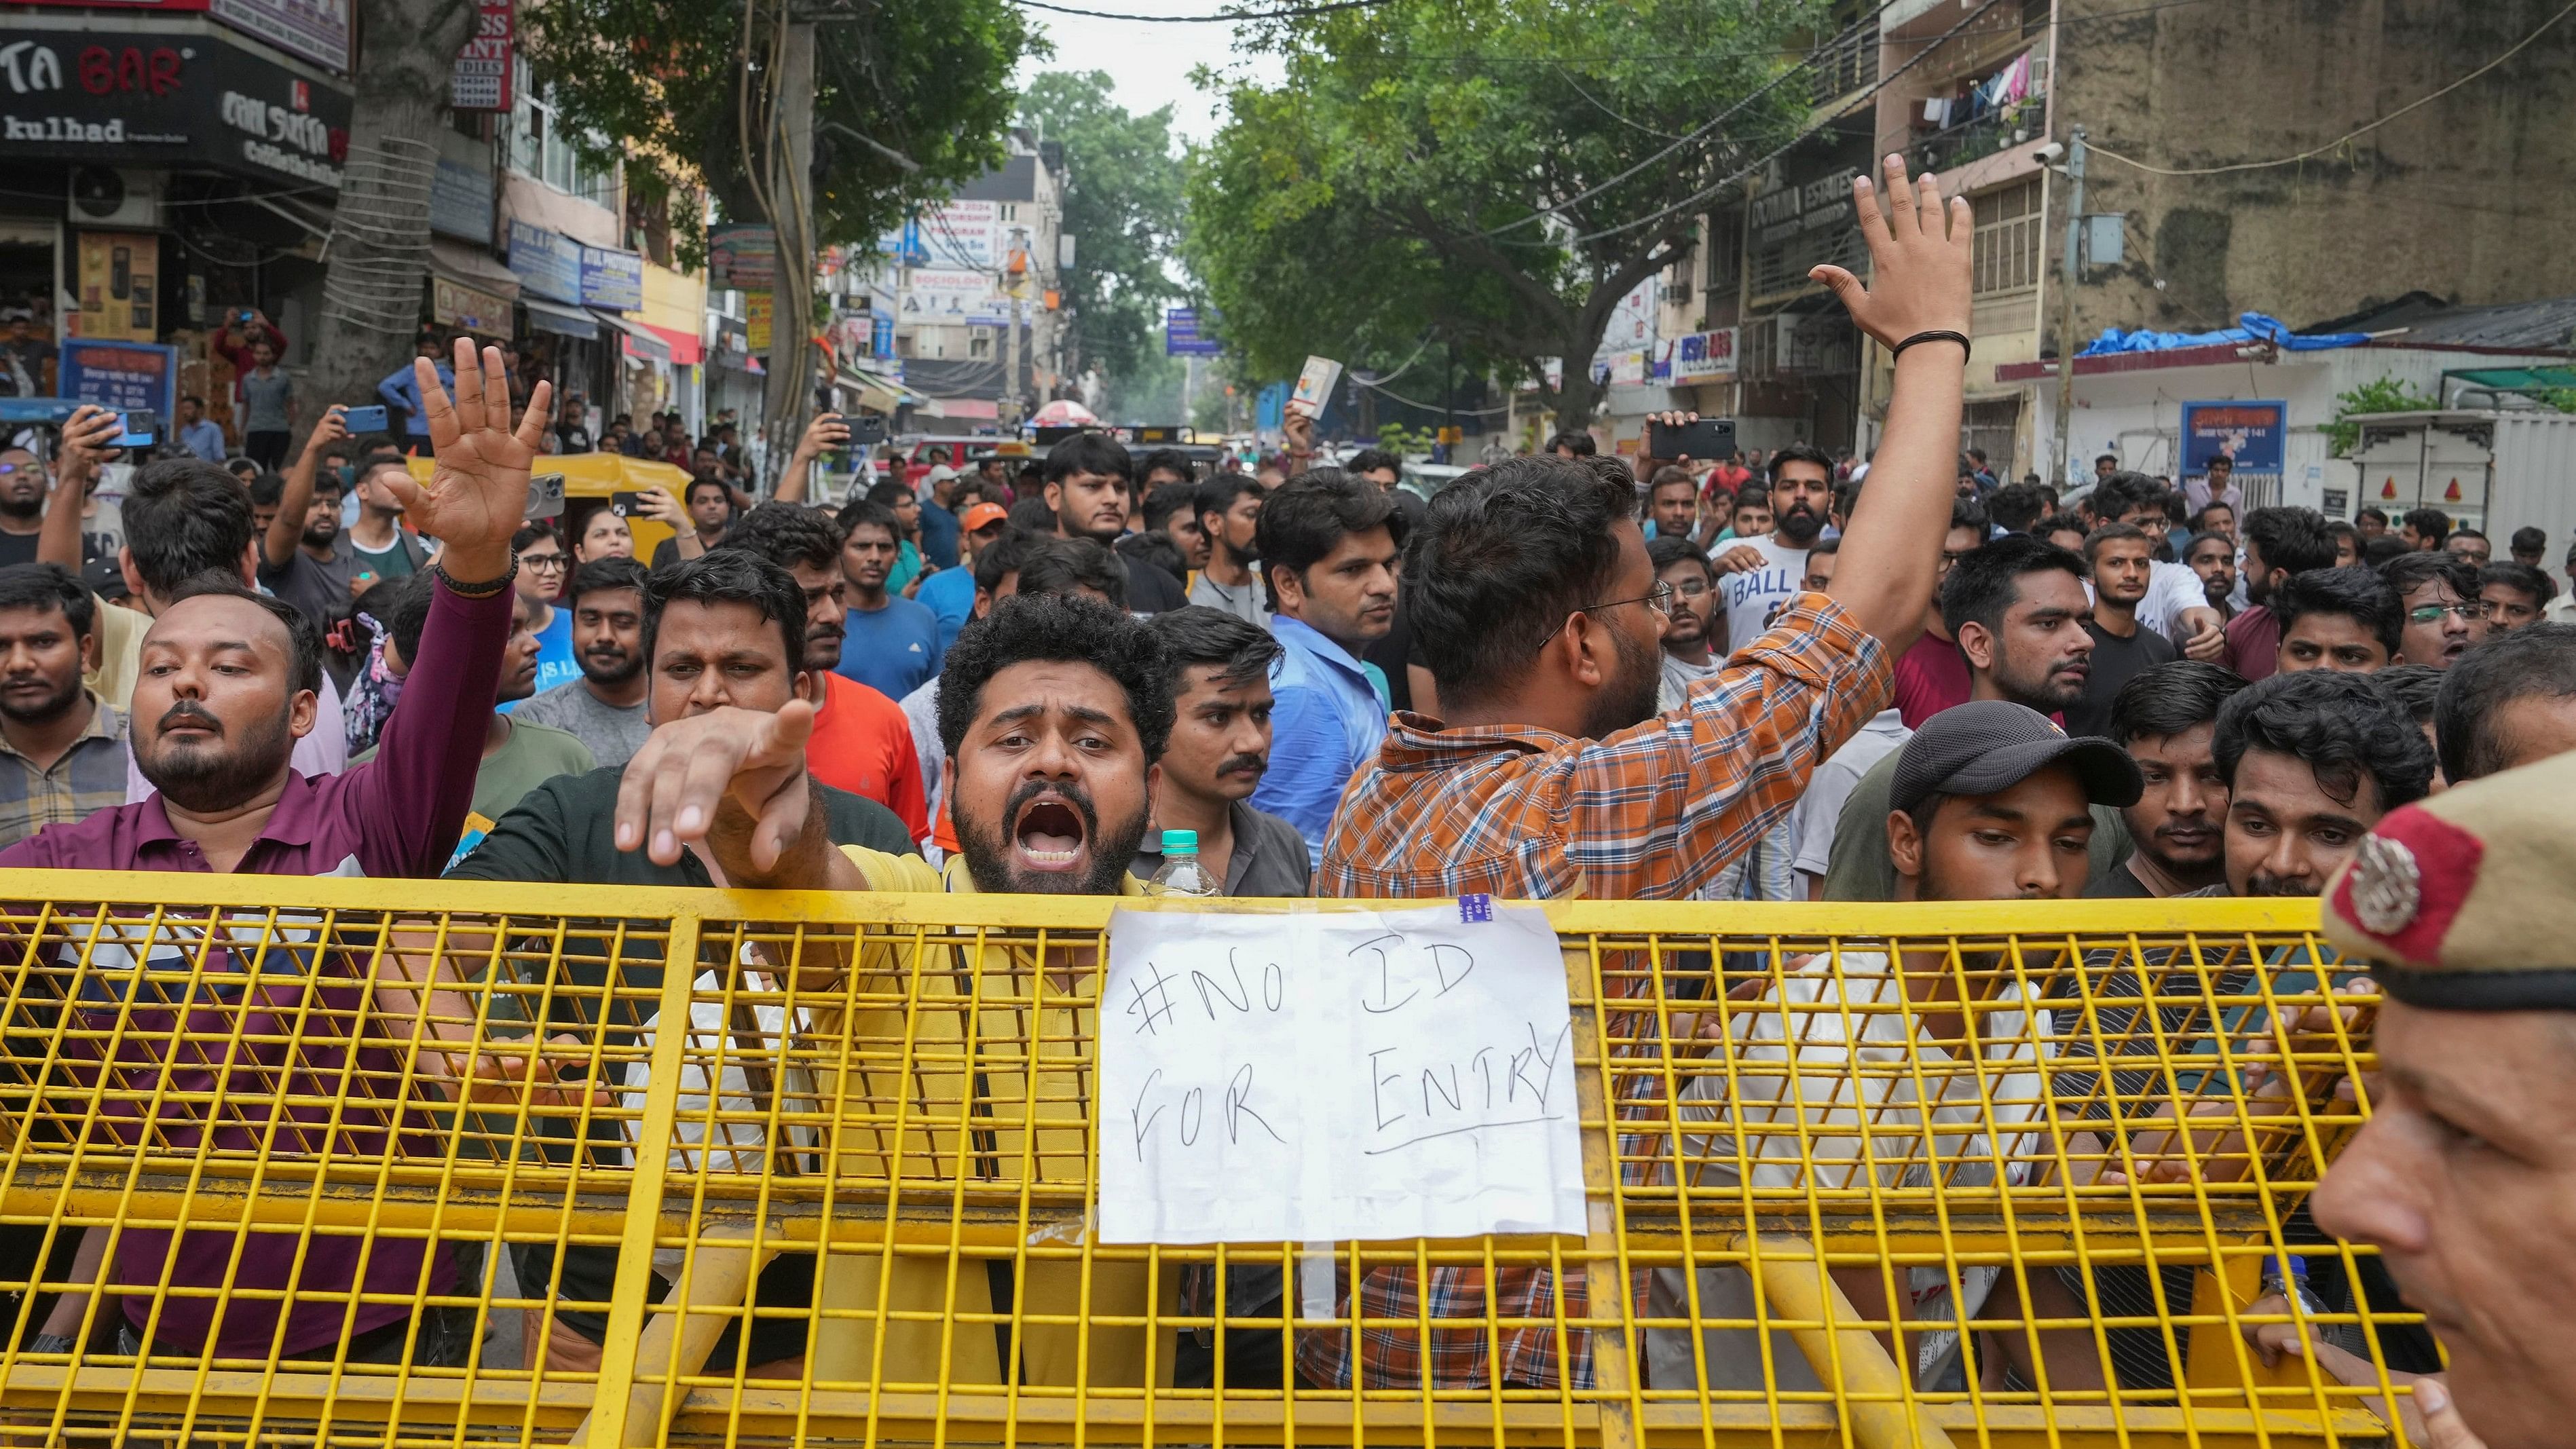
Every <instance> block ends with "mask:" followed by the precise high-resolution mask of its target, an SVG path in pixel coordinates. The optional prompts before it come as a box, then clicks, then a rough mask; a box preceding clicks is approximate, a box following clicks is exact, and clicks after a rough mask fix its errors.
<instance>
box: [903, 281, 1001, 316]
mask: <svg viewBox="0 0 2576 1449" xmlns="http://www.w3.org/2000/svg"><path fill="white" fill-rule="evenodd" d="M1002 302H1003V298H1002V296H1001V292H1000V289H999V288H997V287H995V286H994V284H993V278H992V276H991V275H990V274H989V273H985V272H972V271H966V270H963V269H958V268H943V267H917V268H915V269H914V270H913V271H912V273H911V275H910V276H908V277H907V278H906V279H905V283H904V297H903V308H902V310H903V320H905V321H907V322H944V323H949V324H952V325H963V324H965V323H968V322H977V321H983V320H986V319H988V318H998V317H1000V316H1001V314H1002Z"/></svg>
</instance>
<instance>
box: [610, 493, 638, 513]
mask: <svg viewBox="0 0 2576 1449" xmlns="http://www.w3.org/2000/svg"><path fill="white" fill-rule="evenodd" d="M608 511H609V512H611V513H614V514H616V515H617V516H618V517H620V518H641V517H643V516H644V495H643V494H641V493H611V494H609V495H608Z"/></svg>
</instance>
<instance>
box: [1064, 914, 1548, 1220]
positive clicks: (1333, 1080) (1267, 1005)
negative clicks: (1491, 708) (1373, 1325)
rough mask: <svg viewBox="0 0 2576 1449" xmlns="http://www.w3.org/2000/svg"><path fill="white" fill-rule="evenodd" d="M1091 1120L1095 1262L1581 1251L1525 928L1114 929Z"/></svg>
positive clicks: (1204, 920) (1534, 948)
mask: <svg viewBox="0 0 2576 1449" xmlns="http://www.w3.org/2000/svg"><path fill="white" fill-rule="evenodd" d="M1480 904H1481V903H1480ZM1100 1104H1101V1105H1100V1233H1101V1240H1102V1241H1103V1242H1109V1243H1214V1242H1237V1243H1248V1242H1268V1243H1276V1242H1285V1241H1297V1242H1310V1241H1321V1240H1350V1239H1380V1240H1383V1239H1391V1238H1416V1237H1432V1238H1455V1237H1473V1236H1476V1235H1478V1234H1482V1233H1516V1232H1535V1233H1574V1234H1579V1233H1581V1232H1582V1231H1583V1230H1584V1204H1583V1152H1582V1143H1581V1138H1580V1135H1579V1133H1578V1129H1577V1112H1576V1107H1575V1087H1574V1050H1573V1028H1572V1018H1571V1013H1570V1012H1569V1011H1568V1009H1567V1006H1566V994H1565V964H1564V958H1563V957H1562V956H1561V955H1560V954H1559V952H1558V947H1557V939H1556V933H1555V932H1554V931H1553V930H1552V929H1551V928H1550V927H1549V925H1548V922H1547V915H1546V913H1545V912H1543V911H1539V910H1533V909H1526V908H1523V909H1512V910H1493V909H1490V908H1487V909H1484V910H1481V911H1462V910H1461V908H1460V907H1459V906H1456V905H1449V906H1441V907H1431V908H1426V909H1421V910H1404V911H1374V912H1372V911H1351V912H1311V913H1300V914H1295V915H1255V914H1249V913H1246V914H1240V915H1237V914H1225V913H1207V912H1161V911H1135V910H1122V911H1120V912H1118V914H1117V915H1116V916H1115V917H1114V918H1113V919H1112V921H1111V924H1110V928H1109V974H1108V979H1107V983H1106V985H1105V986H1104V988H1103V990H1102V995H1101V999H1100Z"/></svg>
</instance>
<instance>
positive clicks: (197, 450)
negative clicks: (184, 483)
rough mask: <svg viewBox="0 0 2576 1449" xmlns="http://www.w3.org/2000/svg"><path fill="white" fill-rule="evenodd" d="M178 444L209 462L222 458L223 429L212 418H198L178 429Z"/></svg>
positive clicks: (218, 461)
mask: <svg viewBox="0 0 2576 1449" xmlns="http://www.w3.org/2000/svg"><path fill="white" fill-rule="evenodd" d="M179 446H180V447H183V448H185V449H187V450H188V451H189V452H191V453H194V454H196V455H197V456H198V457H200V458H203V459H205V460H206V461H207V462H209V463H220V462H222V461H223V460H224V429H223V425H222V424H221V423H218V422H216V421H215V420H214V419H213V418H199V419H197V420H196V421H195V422H193V423H190V424H188V425H187V426H186V427H184V428H181V429H180V430H179Z"/></svg>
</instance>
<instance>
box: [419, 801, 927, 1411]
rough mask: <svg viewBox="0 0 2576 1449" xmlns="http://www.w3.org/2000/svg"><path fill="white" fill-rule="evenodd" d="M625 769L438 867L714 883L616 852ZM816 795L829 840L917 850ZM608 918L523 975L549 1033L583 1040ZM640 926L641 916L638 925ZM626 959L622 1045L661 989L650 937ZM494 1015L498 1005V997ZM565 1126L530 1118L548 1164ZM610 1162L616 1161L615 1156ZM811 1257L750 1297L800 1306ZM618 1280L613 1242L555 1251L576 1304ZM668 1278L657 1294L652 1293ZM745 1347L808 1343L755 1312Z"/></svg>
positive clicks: (602, 1131)
mask: <svg viewBox="0 0 2576 1449" xmlns="http://www.w3.org/2000/svg"><path fill="white" fill-rule="evenodd" d="M624 773H625V772H624V771H623V770H622V769H621V768H619V767H618V766H614V765H608V766H603V767H601V768H599V769H596V770H593V771H591V772H590V773H588V774H586V775H557V776H555V777H554V778H553V779H551V780H548V781H546V782H545V783H544V784H542V785H539V786H538V787H537V788H535V789H534V790H531V791H529V792H528V793H527V794H526V795H525V796H524V797H522V798H521V799H520V801H519V803H518V804H517V805H516V806H515V807H513V808H512V809H511V811H510V813H509V814H507V815H504V816H502V817H501V818H500V820H499V821H498V822H496V823H495V824H494V825H493V827H492V829H491V831H490V833H488V834H486V835H485V836H484V837H483V839H482V841H481V843H479V844H477V845H476V846H475V847H474V852H473V853H472V854H471V855H468V856H466V857H465V859H463V860H462V861H459V862H458V863H457V864H456V867H455V869H453V870H450V871H449V872H448V873H447V874H448V876H449V878H450V879H455V880H502V881H536V882H540V883H560V884H571V883H575V882H580V883H587V884H592V885H640V886H661V887H665V888H668V887H672V886H708V885H713V884H714V881H713V880H712V879H711V878H710V877H709V876H708V875H707V870H706V867H705V866H703V865H700V864H699V863H698V858H697V856H695V855H694V854H690V853H688V852H685V851H683V852H682V853H681V855H680V859H679V862H678V863H677V864H675V865H655V864H654V863H653V862H652V860H651V859H650V858H649V857H647V856H646V855H645V854H644V852H642V851H640V850H636V851H623V850H619V849H618V848H617V843H616V840H615V839H614V836H613V832H614V830H615V828H616V819H615V816H616V812H617V785H618V780H619V778H620V777H621V776H622V775H623V774H624ZM818 788H819V789H820V791H821V794H822V800H823V810H824V833H825V834H826V835H828V836H829V837H830V838H831V841H832V843H833V844H835V845H864V846H866V847H867V848H868V849H870V850H881V851H884V852H886V853H888V854H890V855H915V854H919V852H918V851H916V850H914V849H913V844H912V833H911V832H910V831H908V830H906V829H904V826H903V822H902V821H901V820H899V819H897V818H896V817H895V813H894V812H893V811H891V810H888V809H887V808H885V807H884V806H883V805H880V804H878V803H876V802H875V801H873V800H865V799H861V798H860V797H858V796H856V795H852V794H850V793H848V792H847V791H843V790H835V789H832V788H831V787H830V786H828V785H827V786H820V787H818ZM613 924H614V923H610V922H602V923H601V926H600V928H599V929H598V930H596V931H595V932H594V933H593V934H589V935H584V936H577V937H573V938H571V939H568V940H566V941H565V942H564V943H563V946H562V948H561V950H560V951H550V952H547V953H544V954H542V955H540V956H539V957H537V958H536V959H538V960H540V961H542V960H545V959H548V958H551V959H552V960H554V961H556V962H558V963H560V973H561V974H560V976H559V978H558V979H557V980H555V981H553V982H542V981H538V982H529V983H528V984H531V985H551V986H554V987H558V988H569V990H558V992H557V993H556V994H555V995H554V997H553V998H552V999H551V1001H550V1002H549V1003H548V1007H547V1010H548V1012H549V1014H550V1015H549V1019H550V1020H551V1021H553V1022H555V1023H557V1027H556V1029H557V1030H565V1031H570V1032H573V1033H574V1034H576V1035H578V1036H581V1037H582V1038H583V1039H584V1040H585V1041H587V1040H588V1039H589V1037H590V1035H591V1028H590V1021H591V1019H592V1017H593V1015H594V1008H595V1005H596V1003H597V1002H598V1001H599V1000H600V999H601V997H600V992H601V989H602V988H603V987H605V986H606V985H608V970H607V961H608V957H609V941H608V938H607V935H606V930H607V929H608V928H610V927H612V926H613ZM635 924H637V925H641V924H642V923H635ZM625 954H626V960H627V966H626V968H625V970H623V971H622V972H620V973H619V976H618V980H617V983H616V986H617V992H618V995H617V1000H618V1003H619V1008H620V1009H619V1010H618V1011H617V1012H616V1014H615V1015H616V1019H615V1020H613V1021H612V1022H611V1023H610V1029H609V1031H608V1032H607V1033H606V1035H607V1036H608V1037H609V1038H610V1044H611V1045H613V1046H617V1047H620V1048H627V1049H631V1048H632V1047H633V1046H634V1045H635V1043H636V1036H637V1033H638V1032H639V1031H640V1030H641V1029H642V1028H644V1027H645V1026H646V1025H647V1024H648V1023H647V1022H646V1021H644V1020H642V1019H639V1018H638V1017H637V1014H636V1011H635V1007H634V1004H635V1003H639V1002H644V1001H649V1000H651V999H652V998H653V996H654V994H655V993H657V992H659V991H660V990H661V989H662V968H661V964H660V962H661V948H660V947H659V946H658V945H657V944H655V943H654V942H653V941H651V940H642V939H637V938H635V937H634V936H633V935H632V934H630V935H629V936H628V938H627V940H626V942H625ZM724 959H725V949H724V947H723V946H722V945H721V944H718V943H713V942H710V943H709V944H708V945H707V947H706V948H705V950H704V954H703V956H702V960H703V962H704V963H705V964H706V965H710V966H713V965H721V964H722V963H723V961H724ZM496 1014H497V1003H496ZM570 1128H571V1124H570V1123H569V1122H567V1121H565V1120H563V1119H561V1118H553V1117H549V1118H542V1119H540V1120H539V1122H538V1125H537V1132H538V1134H539V1135H540V1136H542V1137H546V1138H551V1139H553V1140H551V1141H549V1142H547V1143H546V1144H545V1151H546V1155H547V1157H548V1159H549V1160H550V1161H553V1162H556V1163H558V1164H562V1163H569V1162H570V1161H571V1160H572V1156H573V1143H572V1141H571V1140H570V1139H571V1132H570ZM592 1139H593V1141H594V1142H596V1143H598V1144H599V1145H601V1146H604V1147H609V1148H611V1149H613V1150H614V1151H616V1152H618V1153H621V1154H622V1152H623V1151H624V1146H625V1134H624V1129H623V1128H622V1127H621V1126H620V1125H619V1124H617V1123H613V1122H605V1123H600V1124H598V1125H597V1126H596V1127H595V1128H594V1130H593V1134H592ZM612 1160H616V1159H612ZM515 1251H516V1252H517V1254H518V1258H517V1266H518V1273H519V1281H520V1282H522V1283H533V1284H545V1283H548V1282H552V1281H553V1279H552V1277H551V1276H550V1275H551V1274H552V1273H553V1272H554V1248H553V1245H551V1244H545V1243H535V1244H526V1245H522V1246H519V1247H517V1248H516V1249H515ZM813 1281H814V1259H813V1257H812V1256H811V1255H810V1254H798V1253H790V1254H782V1255H780V1256H779V1257H778V1258H777V1259H776V1260H775V1261H773V1262H772V1263H771V1264H770V1265H769V1267H768V1268H767V1269H765V1270H763V1271H762V1273H761V1275H760V1287H759V1290H758V1294H757V1297H756V1298H755V1301H756V1302H757V1303H758V1304H759V1305H760V1306H761V1307H764V1308H769V1307H779V1308H789V1307H803V1306H805V1305H807V1304H809V1303H811V1302H812V1292H813ZM616 1282H617V1250H616V1249H614V1248H597V1247H572V1248H567V1249H566V1250H565V1251H564V1261H563V1298H564V1299H565V1300H566V1301H568V1302H574V1303H606V1302H607V1301H608V1297H609V1292H610V1290H611V1289H612V1288H613V1287H615V1286H616ZM667 1291H669V1290H668V1287H667V1285H666V1286H665V1287H664V1288H663V1289H661V1290H658V1291H657V1292H656V1293H655V1295H654V1296H655V1298H656V1299H657V1300H658V1299H659V1298H660V1296H661V1294H662V1293H663V1292H667ZM557 1316H558V1317H560V1318H561V1319H562V1320H563V1321H564V1322H565V1323H566V1324H568V1325H570V1326H571V1327H572V1329H573V1331H575V1332H577V1333H579V1334H581V1335H582V1336H583V1337H585V1338H588V1339H590V1340H591V1341H593V1342H598V1341H600V1340H602V1339H604V1338H605V1337H606V1336H607V1334H608V1320H607V1317H606V1315H604V1314H602V1313H599V1312H595V1311H585V1310H581V1309H568V1308H558V1310H557ZM754 1322H755V1326H754V1327H753V1329H752V1332H751V1352H750V1355H749V1357H748V1358H747V1359H746V1360H745V1362H747V1363H752V1364H761V1363H769V1362H772V1361H774V1360H777V1359H781V1358H791V1357H794V1356H795V1355H797V1354H800V1353H803V1352H804V1351H805V1325H804V1322H803V1321H802V1320H801V1319H789V1318H761V1319H757V1320H755V1321H754ZM739 1327H740V1325H739V1323H737V1324H735V1325H733V1326H729V1327H728V1328H726V1330H725V1334H724V1337H723V1338H722V1339H721V1340H719V1341H718V1343H717V1345H716V1350H715V1353H714V1354H713V1355H712V1356H710V1357H709V1359H708V1361H707V1362H708V1370H707V1371H708V1372H710V1373H731V1372H732V1371H733V1367H734V1353H735V1346H736V1345H737V1343H738V1342H739V1338H738V1334H737V1330H738V1329H739Z"/></svg>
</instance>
